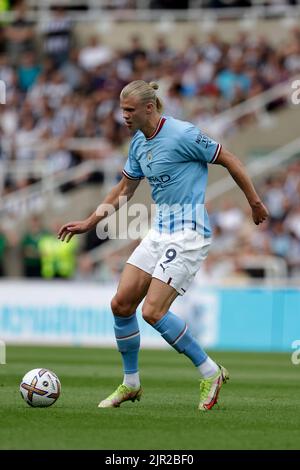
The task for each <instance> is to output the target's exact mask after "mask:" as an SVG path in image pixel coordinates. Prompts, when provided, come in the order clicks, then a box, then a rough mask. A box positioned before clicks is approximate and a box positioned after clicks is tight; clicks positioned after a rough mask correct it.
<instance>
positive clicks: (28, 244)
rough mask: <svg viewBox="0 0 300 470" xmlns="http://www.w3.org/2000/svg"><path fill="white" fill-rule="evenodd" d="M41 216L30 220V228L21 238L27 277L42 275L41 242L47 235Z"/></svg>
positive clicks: (24, 272) (24, 270)
mask: <svg viewBox="0 0 300 470" xmlns="http://www.w3.org/2000/svg"><path fill="white" fill-rule="evenodd" d="M46 233H47V232H46V230H45V229H44V228H43V225H42V223H41V220H40V219H39V217H37V216H34V217H32V218H31V219H30V220H29V224H28V228H27V230H26V231H25V233H24V235H23V237H22V239H21V243H20V246H21V253H22V259H23V275H24V276H25V277H29V278H32V277H34V278H35V277H41V253H40V249H39V243H40V240H41V238H42V237H43V236H44V235H46Z"/></svg>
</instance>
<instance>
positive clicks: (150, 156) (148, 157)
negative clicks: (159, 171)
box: [147, 151, 153, 162]
mask: <svg viewBox="0 0 300 470" xmlns="http://www.w3.org/2000/svg"><path fill="white" fill-rule="evenodd" d="M152 158H153V155H152V153H151V152H150V151H149V152H147V160H148V162H151V160H152Z"/></svg>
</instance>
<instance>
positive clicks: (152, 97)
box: [58, 80, 268, 411]
mask: <svg viewBox="0 0 300 470" xmlns="http://www.w3.org/2000/svg"><path fill="white" fill-rule="evenodd" d="M157 88H158V86H157V84H155V83H150V84H148V83H146V82H144V81H143V80H136V81H133V82H131V83H129V84H128V85H127V86H125V87H124V88H123V90H122V92H121V95H120V106H121V109H122V111H123V118H124V121H125V124H126V126H127V127H128V129H130V130H131V131H132V132H133V133H134V135H133V138H132V141H131V145H130V149H129V154H128V159H127V162H126V164H125V168H124V170H123V177H122V179H121V181H120V182H119V183H118V184H117V185H116V186H115V187H113V189H112V190H111V191H110V193H109V194H108V195H107V196H106V198H105V199H104V201H103V202H102V204H100V206H98V208H97V210H96V211H95V212H94V213H93V214H92V215H91V216H90V217H88V218H87V219H86V220H83V221H76V222H68V223H67V224H65V225H63V226H62V227H61V228H60V230H59V233H58V238H60V239H61V240H62V241H64V240H66V241H67V242H68V241H70V239H71V238H72V237H73V235H74V234H79V233H84V232H87V231H88V230H90V229H92V228H94V227H95V226H96V225H97V224H98V222H100V221H101V220H103V219H104V218H105V217H106V215H107V212H106V207H107V204H110V205H112V207H113V210H118V209H119V207H120V206H119V198H120V197H121V196H127V198H128V199H130V198H131V197H132V195H133V194H134V192H135V190H136V188H137V187H138V185H139V183H140V181H141V180H142V179H143V178H144V177H146V178H147V179H148V181H149V183H150V185H151V189H152V198H153V200H154V201H155V203H156V209H157V211H156V219H155V223H154V227H153V228H152V229H151V230H150V231H149V233H148V234H147V236H146V237H145V238H144V239H143V240H142V242H141V243H140V245H139V246H138V247H137V248H136V249H135V251H134V252H133V253H132V255H131V256H130V257H129V259H128V261H127V263H126V265H125V268H124V270H123V273H122V275H121V278H120V282H119V286H118V289H117V293H116V295H115V296H114V298H113V299H112V302H111V308H112V312H113V314H114V330H115V336H116V342H117V346H118V350H119V351H120V353H121V355H122V360H123V370H124V379H123V383H122V384H121V385H120V386H119V387H118V388H117V389H116V390H115V391H114V392H113V393H112V394H111V395H109V396H108V397H107V398H106V399H104V400H102V401H101V402H100V403H99V405H98V406H99V407H100V408H110V407H118V406H120V404H121V403H122V402H124V401H127V400H131V401H135V400H140V398H141V395H142V388H141V385H140V379H139V371H138V354H139V348H140V333H139V326H138V322H137V318H136V309H137V307H138V306H139V304H140V303H141V301H142V300H143V299H145V300H144V304H143V308H142V314H143V318H144V320H146V321H147V322H148V323H149V324H150V325H151V326H152V327H153V328H155V329H156V330H157V331H158V332H159V333H160V334H161V335H162V337H163V338H164V339H165V340H166V341H167V342H168V343H169V344H170V345H171V346H172V347H173V348H174V349H176V351H178V352H179V353H183V354H185V355H186V356H187V357H188V358H190V360H191V361H192V362H193V364H194V365H195V366H196V368H197V370H198V372H199V374H200V401H199V407H198V408H199V410H201V411H204V410H209V409H211V408H212V407H213V406H214V405H215V404H216V403H217V399H218V394H219V391H220V389H221V387H222V384H223V383H225V382H226V381H227V379H228V378H229V375H228V371H227V370H226V369H225V367H223V366H222V365H219V364H216V362H214V361H213V360H212V359H211V358H210V357H209V356H208V355H207V354H206V352H205V351H204V350H203V349H202V348H201V346H200V345H199V344H198V342H197V341H196V340H195V338H194V337H193V336H192V335H191V333H190V331H189V329H188V328H187V325H186V324H185V322H184V320H183V319H181V318H179V317H178V316H176V315H174V314H173V313H172V312H171V310H170V308H171V305H172V303H173V301H174V300H175V299H176V297H177V296H178V295H184V293H185V292H186V290H187V289H188V287H189V285H190V284H191V282H192V281H193V279H194V277H195V275H196V273H197V271H198V269H199V267H200V265H201V263H202V261H203V260H204V259H205V258H206V256H207V253H208V249H209V245H210V243H211V230H210V227H209V220H208V216H207V213H206V210H205V207H204V199H205V187H206V180H207V164H208V163H212V164H218V165H222V166H224V167H226V168H227V170H228V171H229V173H230V174H231V176H232V177H233V178H234V180H235V181H236V183H237V184H238V185H239V187H240V188H241V189H242V191H243V192H244V194H245V196H246V198H247V200H248V202H249V204H250V207H251V209H252V218H253V221H254V223H255V224H257V225H258V224H260V223H262V222H263V221H264V220H265V219H266V218H267V216H268V212H267V209H266V208H265V206H264V205H263V203H262V201H261V200H260V198H259V196H258V194H257V193H256V191H255V189H254V187H253V184H252V182H251V180H250V178H249V177H248V175H247V174H246V172H245V169H244V167H243V165H242V163H241V162H240V160H239V159H238V158H237V157H236V156H234V155H233V154H232V153H230V152H229V151H228V150H226V149H224V148H223V147H222V146H221V145H220V144H219V143H217V142H215V141H213V140H212V139H210V138H209V137H207V136H206V135H205V134H203V133H202V132H201V131H200V130H199V129H197V128H196V127H195V126H194V125H193V124H191V123H189V122H183V121H179V120H177V119H174V118H172V117H169V116H164V115H162V103H161V101H160V99H159V97H158V96H157V95H156V92H155V91H156V90H157Z"/></svg>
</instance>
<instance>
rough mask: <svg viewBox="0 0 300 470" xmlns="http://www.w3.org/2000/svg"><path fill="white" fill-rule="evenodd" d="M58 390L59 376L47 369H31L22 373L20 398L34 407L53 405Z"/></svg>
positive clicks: (59, 388) (59, 387) (59, 389)
mask: <svg viewBox="0 0 300 470" xmlns="http://www.w3.org/2000/svg"><path fill="white" fill-rule="evenodd" d="M60 391H61V385H60V381H59V378H58V377H57V375H56V374H54V372H51V370H48V369H32V370H30V371H29V372H27V374H25V375H24V377H23V379H22V381H21V383H20V392H21V396H22V398H23V399H24V400H25V401H26V403H28V405H30V406H34V407H45V406H50V405H53V403H55V402H56V400H57V399H58V397H59V395H60Z"/></svg>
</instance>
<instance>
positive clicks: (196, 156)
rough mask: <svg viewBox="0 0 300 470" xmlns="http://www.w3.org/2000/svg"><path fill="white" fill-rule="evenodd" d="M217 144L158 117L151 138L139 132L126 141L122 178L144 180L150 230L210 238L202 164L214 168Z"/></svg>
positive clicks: (180, 123)
mask: <svg viewBox="0 0 300 470" xmlns="http://www.w3.org/2000/svg"><path fill="white" fill-rule="evenodd" d="M220 150H221V145H220V144H218V143H217V142H215V141H214V140H212V139H210V138H209V137H208V136H206V135H205V134H203V133H202V132H201V131H200V130H199V129H198V128H197V127H195V126H194V125H193V124H191V123H189V122H185V121H180V120H178V119H174V118H172V117H169V116H162V117H161V119H160V122H159V123H158V126H157V128H156V131H155V132H154V134H153V135H152V136H151V137H149V138H146V137H145V135H144V134H143V133H142V132H141V131H140V130H138V131H137V132H136V133H135V134H134V136H133V138H132V141H131V144H130V148H129V153H128V159H127V162H126V164H125V167H124V170H123V173H124V175H125V176H127V178H130V179H134V180H135V179H142V178H144V177H146V178H147V179H148V181H149V183H150V186H151V189H152V198H153V201H154V202H155V204H156V216H155V221H154V227H153V228H154V229H155V230H157V231H159V232H160V233H173V232H177V231H179V230H182V229H184V228H191V229H192V230H196V231H197V232H199V233H200V234H202V235H203V236H204V237H205V238H209V237H211V229H210V224H209V219H208V215H207V212H206V209H205V206H204V200H205V190H206V183H207V164H208V163H214V162H215V161H216V159H217V157H218V155H219V153H220Z"/></svg>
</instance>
